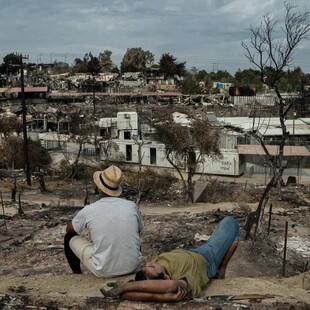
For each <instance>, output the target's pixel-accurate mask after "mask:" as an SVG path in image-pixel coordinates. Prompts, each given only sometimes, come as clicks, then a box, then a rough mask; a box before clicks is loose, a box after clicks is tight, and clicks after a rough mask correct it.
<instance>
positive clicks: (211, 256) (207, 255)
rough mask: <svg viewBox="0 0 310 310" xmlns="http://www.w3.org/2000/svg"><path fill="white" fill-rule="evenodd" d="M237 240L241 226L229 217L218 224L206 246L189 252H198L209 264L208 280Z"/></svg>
mask: <svg viewBox="0 0 310 310" xmlns="http://www.w3.org/2000/svg"><path fill="white" fill-rule="evenodd" d="M235 240H239V224H238V222H237V221H236V220H235V219H233V218H232V217H230V216H227V217H225V218H223V220H222V221H221V222H220V223H219V224H218V226H217V227H216V229H215V230H214V231H213V233H212V234H211V236H210V238H209V239H208V241H207V242H206V243H205V244H203V245H201V246H200V247H198V248H191V249H188V251H191V252H196V253H198V254H200V255H202V256H203V257H204V259H205V260H206V262H207V268H208V278H209V279H212V278H213V277H214V276H215V274H216V272H217V270H218V267H219V265H220V264H221V262H222V260H223V258H224V257H225V255H226V253H227V252H228V250H229V248H230V246H231V244H232V243H233V242H234V241H235Z"/></svg>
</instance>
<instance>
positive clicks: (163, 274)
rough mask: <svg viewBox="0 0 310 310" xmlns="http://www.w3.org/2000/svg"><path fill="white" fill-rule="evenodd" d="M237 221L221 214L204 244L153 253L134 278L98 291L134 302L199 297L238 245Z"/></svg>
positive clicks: (221, 275)
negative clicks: (157, 254) (221, 217)
mask: <svg viewBox="0 0 310 310" xmlns="http://www.w3.org/2000/svg"><path fill="white" fill-rule="evenodd" d="M238 242H239V224H238V222H237V221H236V220H235V219H233V218H232V217H229V216H227V217H225V218H224V219H223V220H222V221H221V222H220V223H219V225H218V226H217V227H216V229H215V230H214V231H213V233H212V235H211V236H210V238H209V239H208V241H207V242H206V243H204V244H203V245H201V246H199V247H197V248H190V249H187V250H183V249H176V250H173V251H171V252H167V253H163V254H160V255H159V256H157V257H156V258H155V259H154V261H153V262H150V263H146V264H145V265H144V266H143V267H142V268H141V269H140V270H139V271H138V272H137V273H136V275H135V281H132V282H116V283H112V285H110V286H112V289H111V290H109V291H106V290H105V289H103V288H102V289H101V292H102V294H103V295H105V296H106V297H118V296H119V297H120V298H122V299H125V300H136V301H138V300H139V301H157V302H168V301H180V300H183V299H187V298H190V297H199V295H200V292H201V290H202V289H203V288H204V287H205V286H206V285H207V283H208V282H209V279H223V278H224V277H225V272H226V267H227V264H228V262H229V261H230V259H231V257H232V255H233V254H234V252H235V250H236V249H237V247H238Z"/></svg>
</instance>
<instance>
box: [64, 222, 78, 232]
mask: <svg viewBox="0 0 310 310" xmlns="http://www.w3.org/2000/svg"><path fill="white" fill-rule="evenodd" d="M66 233H68V234H74V233H76V231H75V230H74V228H73V225H72V222H70V223H69V224H68V225H67V227H66Z"/></svg>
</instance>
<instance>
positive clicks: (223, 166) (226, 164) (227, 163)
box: [220, 160, 232, 171]
mask: <svg viewBox="0 0 310 310" xmlns="http://www.w3.org/2000/svg"><path fill="white" fill-rule="evenodd" d="M231 167H232V162H231V161H228V160H226V161H221V164H220V169H221V170H223V171H228V170H230V168H231Z"/></svg>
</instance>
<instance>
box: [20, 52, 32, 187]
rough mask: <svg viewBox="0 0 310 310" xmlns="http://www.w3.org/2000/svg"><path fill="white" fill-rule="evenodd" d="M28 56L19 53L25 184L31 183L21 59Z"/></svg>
mask: <svg viewBox="0 0 310 310" xmlns="http://www.w3.org/2000/svg"><path fill="white" fill-rule="evenodd" d="M28 58H29V56H24V57H23V55H22V54H21V55H20V84H21V86H20V88H21V96H22V115H23V138H24V160H25V172H26V179H27V184H28V185H29V186H30V185H31V174H30V163H29V152H28V137H27V124H26V100H25V85H24V66H23V59H28Z"/></svg>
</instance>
